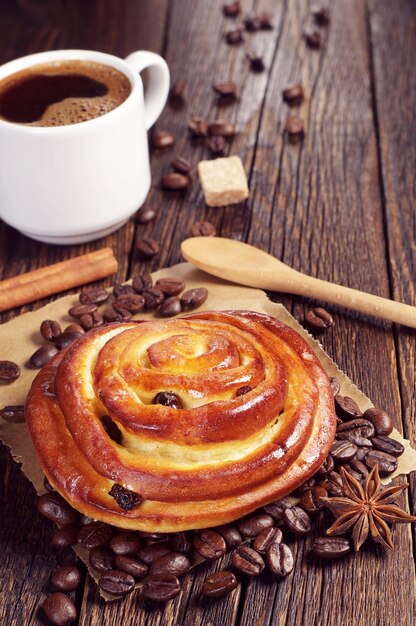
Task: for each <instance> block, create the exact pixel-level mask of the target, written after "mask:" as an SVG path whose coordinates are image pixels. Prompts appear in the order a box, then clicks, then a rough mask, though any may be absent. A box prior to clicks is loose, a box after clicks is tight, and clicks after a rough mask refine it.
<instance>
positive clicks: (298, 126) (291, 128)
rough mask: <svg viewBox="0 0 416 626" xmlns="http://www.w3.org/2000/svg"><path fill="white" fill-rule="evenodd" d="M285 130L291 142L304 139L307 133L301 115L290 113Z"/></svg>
mask: <svg viewBox="0 0 416 626" xmlns="http://www.w3.org/2000/svg"><path fill="white" fill-rule="evenodd" d="M285 132H286V133H287V135H288V137H289V140H290V141H291V142H296V141H300V140H302V139H303V137H304V135H305V130H304V126H303V122H302V120H301V119H300V117H297V116H296V115H290V116H289V117H288V118H287V120H286V124H285Z"/></svg>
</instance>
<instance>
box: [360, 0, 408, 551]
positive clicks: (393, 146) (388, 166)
mask: <svg viewBox="0 0 416 626" xmlns="http://www.w3.org/2000/svg"><path fill="white" fill-rule="evenodd" d="M369 8H370V12H369V20H370V39H371V49H372V58H373V68H374V98H375V108H376V113H377V123H378V133H379V152H380V166H381V173H382V180H383V192H384V203H385V224H384V226H385V235H386V245H387V256H388V262H389V271H390V282H391V288H392V297H394V298H395V299H397V300H398V299H402V300H403V301H404V302H407V303H408V304H413V305H414V304H415V302H416V291H415V275H416V246H415V237H416V187H415V174H414V173H415V170H416V105H415V103H416V66H415V63H414V62H413V59H414V57H415V50H416V31H415V27H416V5H415V3H414V2H411V1H408V2H403V3H402V5H401V8H400V11H399V12H396V11H394V10H393V7H392V5H391V4H390V3H389V2H388V1H384V0H383V1H381V2H376V1H373V0H371V2H370V3H369ZM397 42H400V45H399V46H398V45H397ZM392 49H394V50H395V54H394V55H391V53H390V51H391V50H392ZM395 339H396V346H397V355H398V362H397V373H398V378H399V386H400V394H401V399H402V407H401V410H402V417H403V427H404V432H405V435H406V437H408V438H409V439H410V440H411V441H414V440H415V436H416V420H415V415H416V398H415V389H416V333H415V332H414V331H411V330H410V329H405V328H402V327H400V326H399V327H398V328H397V329H395ZM411 487H412V507H411V508H412V511H413V514H414V511H415V509H416V483H415V480H414V479H412V480H411ZM414 541H415V535H414Z"/></svg>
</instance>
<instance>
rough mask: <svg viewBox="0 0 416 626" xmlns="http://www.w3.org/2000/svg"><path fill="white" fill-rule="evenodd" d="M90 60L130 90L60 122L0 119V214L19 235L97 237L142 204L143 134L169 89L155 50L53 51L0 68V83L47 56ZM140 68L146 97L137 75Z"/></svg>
mask: <svg viewBox="0 0 416 626" xmlns="http://www.w3.org/2000/svg"><path fill="white" fill-rule="evenodd" d="M74 59H75V60H80V61H94V62H96V63H101V64H103V65H109V66H111V67H113V68H115V69H117V70H119V71H120V72H122V73H123V74H124V75H125V76H126V77H127V78H128V79H129V81H130V84H131V93H130V95H129V96H128V97H127V99H126V100H125V101H124V102H122V104H120V105H119V106H118V107H116V108H115V109H113V110H112V111H110V112H108V113H105V114H104V115H102V116H100V117H97V118H94V119H91V120H88V121H86V122H81V123H78V124H71V125H67V126H54V127H39V126H25V125H23V124H14V123H11V122H7V121H4V120H0V218H1V219H3V220H4V221H5V222H6V223H7V224H9V225H10V226H13V227H14V228H17V230H19V231H20V232H21V233H23V234H25V235H27V236H28V237H32V239H37V240H39V241H46V242H49V243H55V244H71V243H81V242H84V241H91V240H93V239H98V238H99V237H104V236H105V235H108V234H109V233H111V232H113V231H114V230H116V229H117V228H119V227H120V226H122V225H123V224H124V223H125V222H126V221H127V220H128V218H129V217H130V216H131V215H132V214H133V213H134V212H135V211H137V209H138V208H139V207H140V206H141V205H142V204H143V202H144V200H145V198H146V196H147V194H148V191H149V188H150V165H149V150H148V142H147V133H146V131H147V130H148V129H149V128H150V127H151V126H152V124H153V123H154V122H155V121H156V120H157V118H158V117H159V115H160V113H161V111H162V109H163V107H164V105H165V102H166V99H167V96H168V92H169V69H168V66H167V65H166V62H165V61H164V60H163V59H162V58H161V57H160V56H159V55H157V54H155V53H153V52H147V51H142V50H140V51H138V52H133V53H132V54H130V55H129V56H128V57H127V58H126V59H125V60H122V59H119V58H118V57H115V56H112V55H110V54H105V53H103V52H93V51H89V50H57V51H52V52H41V53H39V54H31V55H30V56H26V57H23V58H20V59H16V60H15V61H11V62H10V63H6V64H5V65H3V66H1V67H0V80H1V79H3V78H5V77H6V76H9V75H10V74H14V73H15V72H20V71H21V70H24V69H25V68H28V67H31V66H34V65H38V64H41V63H49V62H51V61H67V60H74ZM146 68H148V73H149V81H148V86H147V89H146V95H145V96H144V95H143V84H142V80H141V78H140V76H139V72H141V71H142V70H144V69H146Z"/></svg>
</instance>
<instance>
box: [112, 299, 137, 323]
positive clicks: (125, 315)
mask: <svg viewBox="0 0 416 626" xmlns="http://www.w3.org/2000/svg"><path fill="white" fill-rule="evenodd" d="M112 308H113V311H115V312H116V313H117V319H116V320H113V321H121V322H129V321H130V320H131V318H132V317H133V316H132V314H131V313H130V311H128V310H127V309H125V308H124V307H123V306H122V305H121V304H119V302H118V301H117V300H115V301H114V302H113V305H112ZM108 317H109V315H108V313H107V318H108Z"/></svg>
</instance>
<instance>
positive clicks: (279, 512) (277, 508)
mask: <svg viewBox="0 0 416 626" xmlns="http://www.w3.org/2000/svg"><path fill="white" fill-rule="evenodd" d="M292 506H293V504H292V503H291V501H290V500H289V499H288V498H281V499H280V500H276V501H275V502H271V503H270V504H266V506H264V507H263V511H264V512H265V513H267V514H268V515H271V516H272V518H273V519H274V520H275V521H276V522H280V521H282V520H283V513H284V512H285V510H286V509H290V508H292Z"/></svg>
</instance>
